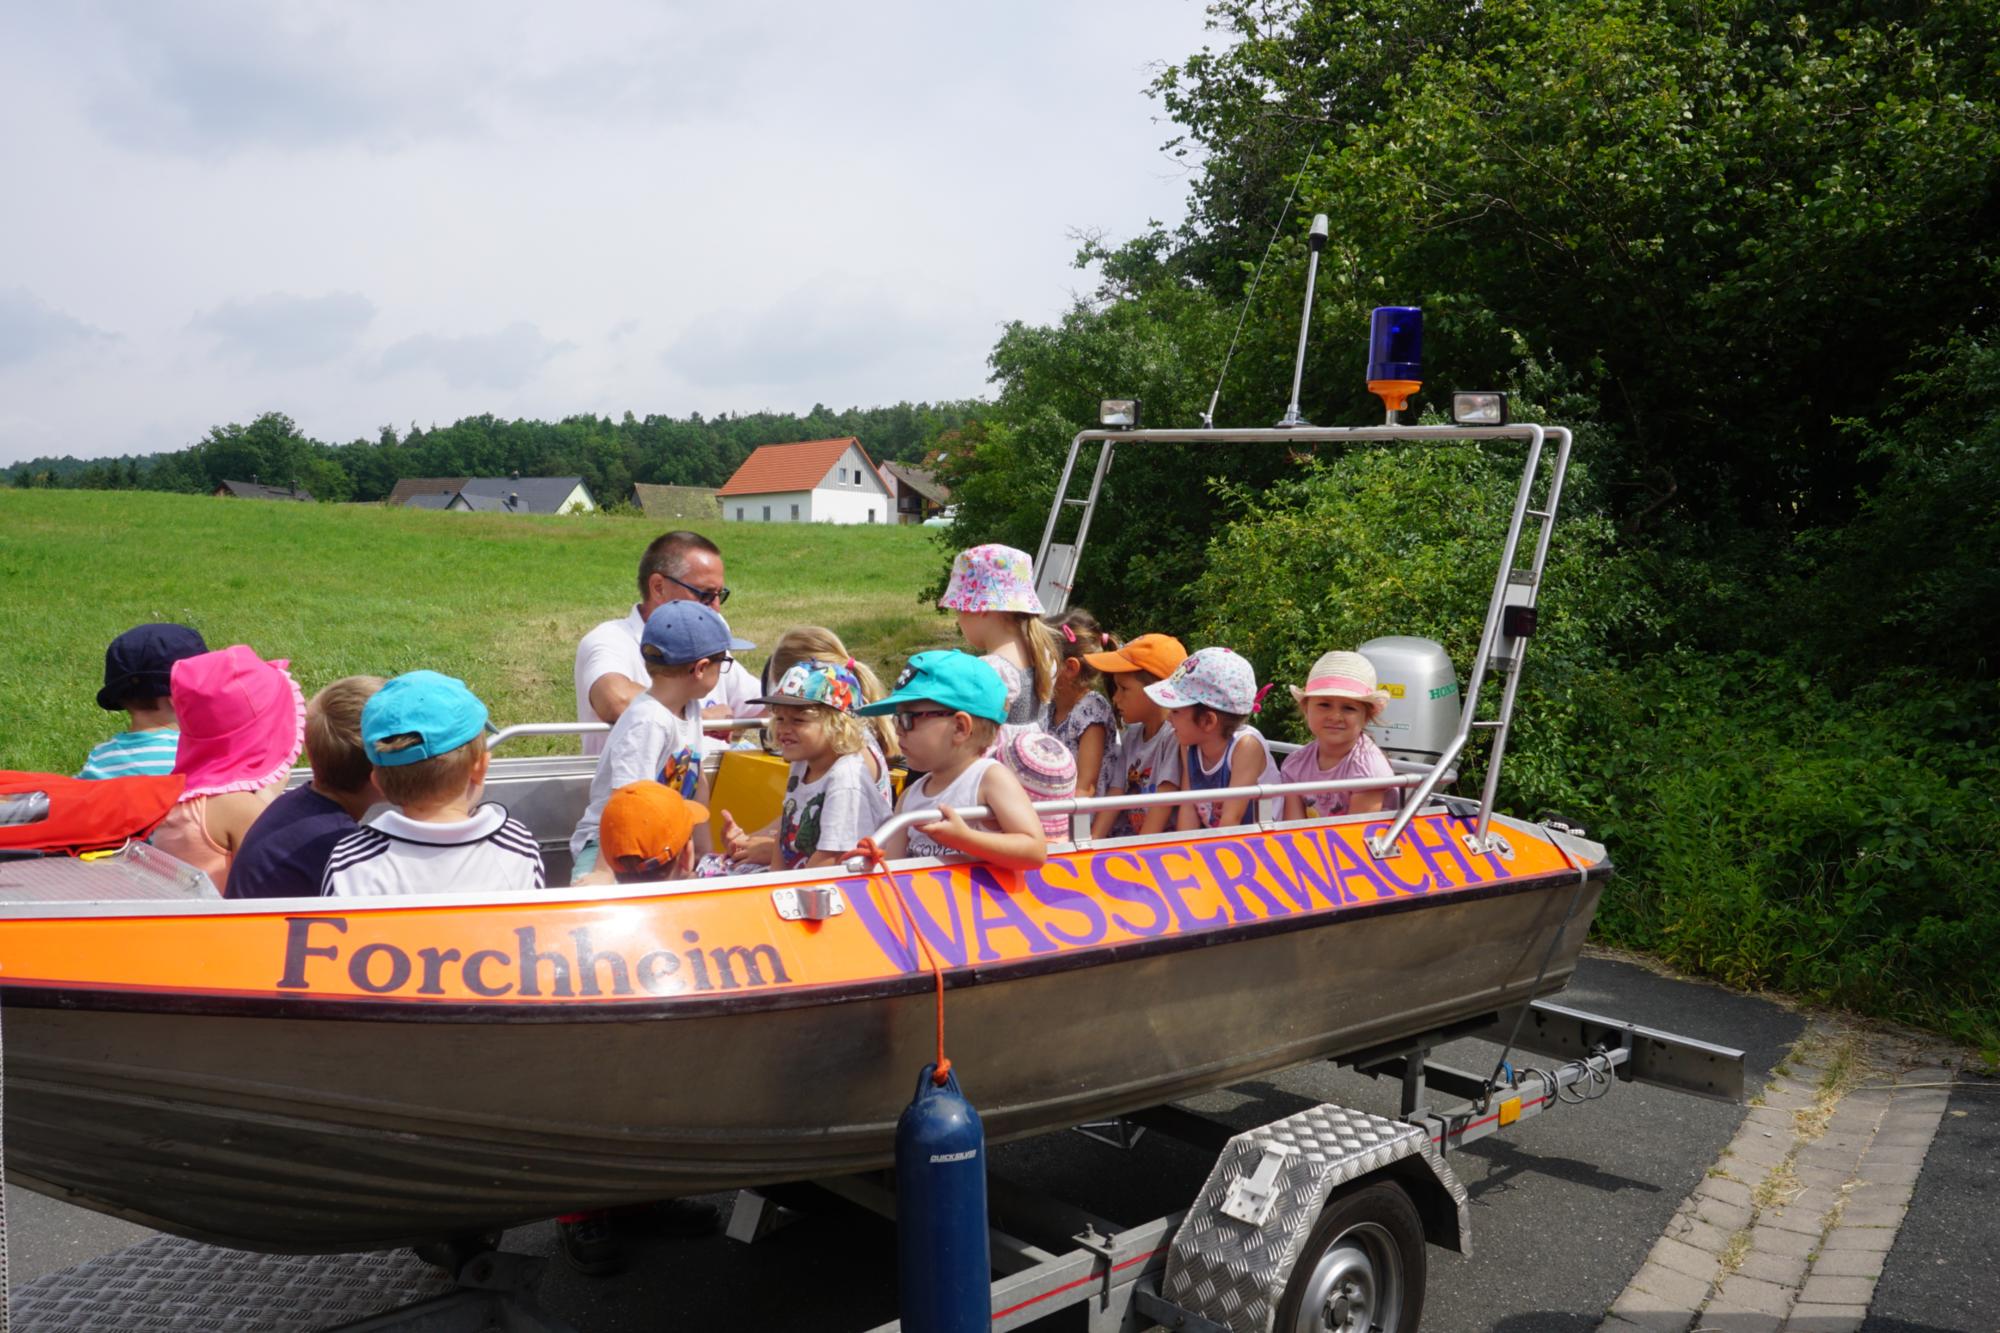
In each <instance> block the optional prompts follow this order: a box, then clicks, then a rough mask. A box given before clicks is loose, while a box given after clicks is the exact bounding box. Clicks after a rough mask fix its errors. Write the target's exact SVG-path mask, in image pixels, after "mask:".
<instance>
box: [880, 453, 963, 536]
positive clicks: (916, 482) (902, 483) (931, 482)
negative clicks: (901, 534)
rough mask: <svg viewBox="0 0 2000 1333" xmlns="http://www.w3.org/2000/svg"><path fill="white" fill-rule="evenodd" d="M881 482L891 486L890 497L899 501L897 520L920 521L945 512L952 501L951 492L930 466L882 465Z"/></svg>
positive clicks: (902, 521)
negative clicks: (940, 481) (939, 480)
mask: <svg viewBox="0 0 2000 1333" xmlns="http://www.w3.org/2000/svg"><path fill="white" fill-rule="evenodd" d="M882 482H883V484H884V485H886V486H887V487H888V488H889V496H890V498H891V499H892V500H894V501H895V503H896V521H897V522H898V523H921V522H923V521H924V520H925V519H927V518H929V517H931V516H932V515H933V514H940V513H943V512H944V508H945V506H946V505H948V504H950V503H951V492H950V491H949V490H947V489H945V487H944V486H943V485H941V484H940V483H939V482H938V479H937V474H936V473H934V472H932V471H931V470H930V469H928V468H921V467H912V466H911V465H910V464H908V463H884V464H882Z"/></svg>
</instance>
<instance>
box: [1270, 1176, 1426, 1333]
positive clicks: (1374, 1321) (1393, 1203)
mask: <svg viewBox="0 0 2000 1333" xmlns="http://www.w3.org/2000/svg"><path fill="white" fill-rule="evenodd" d="M1424 1277H1425V1270H1424V1224H1423V1221H1422V1219H1420V1218H1419V1217H1418V1216H1417V1209H1416V1205H1415V1204H1413V1203H1411V1202H1410V1196H1409V1195H1408V1194H1405V1193H1404V1192H1403V1188H1402V1186H1400V1185H1395V1184H1391V1183H1388V1182H1384V1183H1382V1184H1377V1185H1369V1186H1367V1187H1366V1188H1364V1189H1358V1190H1355V1191H1354V1192H1352V1193H1350V1194H1344V1195H1341V1196H1340V1197H1338V1198H1335V1199H1334V1200H1333V1201H1332V1202H1330V1203H1328V1204H1327V1206H1326V1210H1325V1211H1324V1212H1322V1213H1321V1214H1320V1215H1319V1221H1318V1222H1316V1223H1314V1224H1313V1229H1312V1234H1311V1235H1309V1236H1307V1237H1306V1243H1305V1248H1304V1249H1303V1250H1302V1251H1300V1253H1299V1262H1298V1264H1297V1266H1296V1267H1294V1268H1293V1269H1292V1277H1291V1280H1290V1281H1289V1282H1287V1283H1286V1284H1285V1294H1284V1298H1283V1299H1282V1300H1280V1301H1279V1302H1278V1318H1277V1321H1276V1325H1275V1327H1276V1328H1277V1329H1278V1330H1279V1333H1416V1327H1417V1323H1418V1321H1419V1320H1421V1319H1422V1318H1423V1313H1424Z"/></svg>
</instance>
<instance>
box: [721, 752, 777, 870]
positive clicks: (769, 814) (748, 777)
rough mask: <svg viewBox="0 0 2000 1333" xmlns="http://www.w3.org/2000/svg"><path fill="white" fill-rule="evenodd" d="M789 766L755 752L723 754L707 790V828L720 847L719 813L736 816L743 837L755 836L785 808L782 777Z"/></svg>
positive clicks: (770, 756)
mask: <svg viewBox="0 0 2000 1333" xmlns="http://www.w3.org/2000/svg"><path fill="white" fill-rule="evenodd" d="M790 771H791V765H790V764H788V763H786V762H785V761H784V760H782V759H780V758H778V756H776V755H774V754H763V753H761V752H759V751H757V750H724V751H723V752H722V759H721V761H720V763H718V764H717V765H716V769H715V783H714V785H713V786H711V787H710V788H709V811H708V828H709V832H710V833H711V834H712V835H713V836H714V837H715V839H716V845H717V846H718V847H719V846H721V840H722V812H723V811H725V810H727V811H728V812H729V813H730V814H732V815H734V816H736V823H737V825H738V826H739V827H741V828H742V829H743V831H744V832H746V833H755V832H756V831H757V830H758V829H760V828H763V827H764V826H765V825H766V824H769V823H771V822H772V821H773V820H775V819H776V818H777V817H778V815H779V813H780V812H781V811H782V810H783V809H784V808H785V777H786V775H787V774H788V773H789V772H790Z"/></svg>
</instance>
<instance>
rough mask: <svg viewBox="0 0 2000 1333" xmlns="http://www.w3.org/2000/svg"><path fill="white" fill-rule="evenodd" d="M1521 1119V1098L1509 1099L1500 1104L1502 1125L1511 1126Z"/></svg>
mask: <svg viewBox="0 0 2000 1333" xmlns="http://www.w3.org/2000/svg"><path fill="white" fill-rule="evenodd" d="M1520 1118H1521V1099H1520V1098H1519V1097H1509V1098H1508V1099H1507V1100H1506V1101H1504V1102H1501V1103H1500V1123H1501V1124H1503V1125H1511V1124H1513V1123H1514V1122H1515V1121H1516V1120H1519V1119H1520Z"/></svg>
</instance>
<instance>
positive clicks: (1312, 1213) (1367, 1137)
mask: <svg viewBox="0 0 2000 1333" xmlns="http://www.w3.org/2000/svg"><path fill="white" fill-rule="evenodd" d="M1377 1180H1387V1181H1393V1182H1394V1183H1395V1184H1397V1185H1398V1186H1400V1187H1401V1188H1402V1189H1403V1190H1404V1192H1405V1193H1407V1194H1408V1195H1409V1196H1410V1199H1411V1202H1413V1203H1414V1204H1415V1205H1416V1208H1417V1214H1418V1216H1419V1217H1420V1218H1422V1220H1423V1225H1424V1236H1425V1239H1426V1240H1428V1241H1430V1242H1431V1243H1433V1244H1437V1245H1441V1246H1443V1247H1444V1248H1446V1249H1450V1250H1455V1251H1457V1252H1459V1253H1467V1252H1469V1250H1470V1248H1471V1226H1470V1222H1469V1219H1468V1216H1467V1199H1466V1193H1465V1187H1464V1186H1462V1185H1460V1184H1459V1183H1458V1178H1457V1177H1456V1176H1454V1175H1453V1174H1452V1171H1451V1168H1450V1167H1449V1166H1447V1165H1445V1162H1444V1159H1443V1157H1442V1156H1440V1155H1439V1153H1438V1150H1437V1148H1436V1146H1435V1145H1433V1144H1432V1143H1431V1141H1430V1135H1429V1134H1428V1133H1427V1132H1426V1131H1425V1130H1423V1129H1422V1128H1420V1127H1418V1126H1416V1125H1412V1124H1408V1123H1406V1122H1404V1121H1401V1120H1390V1119H1387V1118H1385V1117H1383V1116H1378V1115H1370V1114H1368V1113H1367V1112H1365V1111H1355V1110H1350V1109H1349V1108H1347V1107H1344V1106H1335V1105H1333V1104H1331V1103H1325V1104H1322V1105H1319V1106H1314V1107H1311V1108H1309V1109H1307V1110H1304V1111H1300V1112H1299V1113H1297V1114H1296V1115H1290V1116H1286V1117H1285V1118H1284V1119H1282V1120H1275V1121H1272V1122H1271V1123H1270V1124H1268V1125H1264V1126H1261V1127H1259V1128H1257V1129H1253V1130H1249V1131H1247V1132H1245V1133H1242V1134H1238V1135H1237V1136H1236V1137H1235V1138H1233V1139H1231V1140H1229V1142H1228V1143H1227V1144H1225V1145H1224V1146H1223V1149H1222V1153H1221V1155H1220V1156H1219V1157H1218V1158H1217V1159H1216V1163H1215V1168H1214V1169H1213V1170H1212V1171H1210V1172H1209V1175H1208V1180H1207V1182H1206V1183H1204V1184H1203V1186H1202V1189H1201V1193H1200V1194H1199V1195H1198V1196H1196V1198H1195V1202H1194V1205H1193V1207H1191V1208H1189V1209H1188V1213H1187V1218H1186V1220H1185V1221H1183V1222H1182V1223H1181V1226H1180V1230H1179V1231H1177V1232H1176V1233H1175V1235H1174V1240H1173V1244H1172V1246H1171V1248H1170V1249H1169V1250H1168V1253H1167V1267H1166V1273H1165V1274H1164V1276H1163V1277H1162V1279H1161V1282H1160V1295H1161V1297H1162V1298H1163V1299H1164V1301H1165V1302H1167V1303H1169V1304H1170V1305H1171V1306H1172V1307H1173V1308H1175V1309H1177V1310H1179V1311H1181V1312H1184V1313H1187V1314H1190V1315H1194V1316H1197V1317H1199V1318H1202V1319H1206V1320H1208V1321H1209V1322H1210V1323H1211V1324H1213V1325H1215V1326H1218V1327H1220V1328H1224V1329H1228V1330H1231V1333H1261V1330H1267V1329H1269V1328H1270V1327H1271V1321H1272V1319H1273V1318H1274V1317H1275V1316H1276V1313H1277V1307H1278V1302H1279V1300H1280V1299H1281V1298H1282V1296H1283V1295H1284V1290H1285V1283H1286V1281H1287V1280H1288V1279H1289V1278H1290V1276H1291V1272H1292V1269H1293V1267H1294V1266H1295V1265H1296V1264H1297V1263H1298V1261H1299V1255H1300V1252H1301V1250H1302V1249H1303V1247H1304V1245H1305V1243H1306V1239H1307V1237H1308V1236H1309V1235H1310V1233H1311V1232H1312V1228H1313V1224H1314V1223H1315V1222H1317V1221H1318V1220H1319V1215H1320V1213H1321V1212H1322V1211H1323V1210H1324V1209H1325V1207H1326V1205H1327V1201H1328V1200H1329V1199H1331V1198H1332V1197H1334V1195H1335V1194H1336V1193H1337V1192H1344V1191H1346V1190H1348V1189H1351V1188H1356V1187H1358V1186H1360V1185H1365V1184H1368V1183H1373V1182H1374V1181H1377ZM1192 1326H1194V1327H1200V1325H1192Z"/></svg>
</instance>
